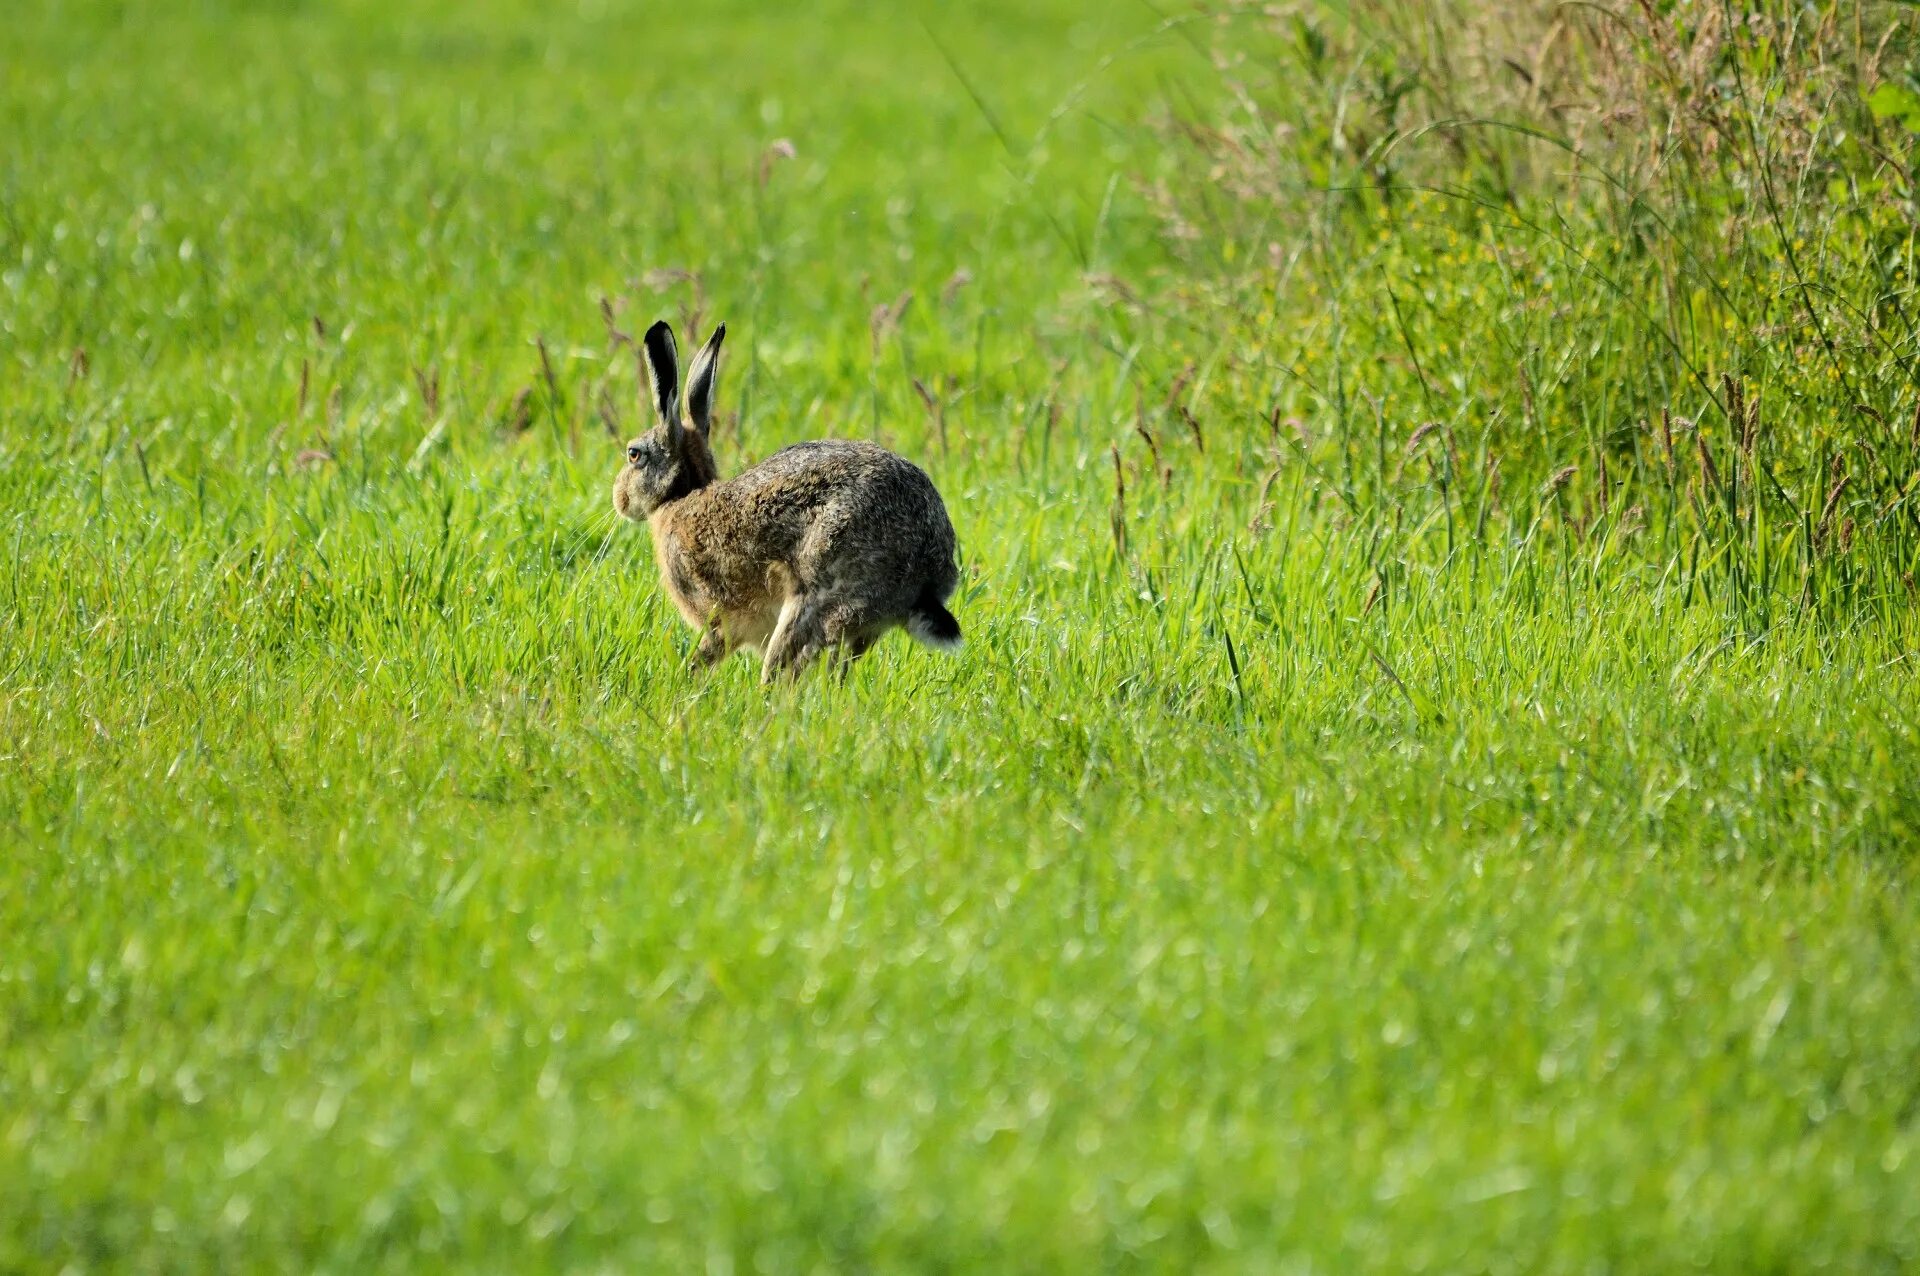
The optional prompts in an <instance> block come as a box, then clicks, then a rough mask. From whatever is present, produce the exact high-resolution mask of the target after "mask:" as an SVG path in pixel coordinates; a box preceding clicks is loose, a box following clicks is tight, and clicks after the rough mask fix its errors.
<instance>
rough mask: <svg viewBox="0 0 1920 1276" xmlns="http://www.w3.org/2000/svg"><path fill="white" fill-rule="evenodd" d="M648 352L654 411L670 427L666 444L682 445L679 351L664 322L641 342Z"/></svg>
mask: <svg viewBox="0 0 1920 1276" xmlns="http://www.w3.org/2000/svg"><path fill="white" fill-rule="evenodd" d="M640 344H641V345H642V346H644V347H645V348H646V352H647V380H648V381H649V382H650V383H651V384H652V386H653V410H654V411H655V412H656V413H658V414H659V417H660V424H662V425H664V426H666V427H667V442H668V443H670V444H678V443H679V442H680V349H679V347H678V346H676V345H675V344H674V341H673V329H672V327H671V326H669V325H668V323H667V321H666V320H665V319H662V320H661V321H660V322H658V323H656V324H654V325H653V327H651V328H649V329H647V335H646V336H645V337H644V338H643V339H642V340H641V343H640Z"/></svg>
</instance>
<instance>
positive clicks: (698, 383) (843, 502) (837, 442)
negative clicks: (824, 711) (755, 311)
mask: <svg viewBox="0 0 1920 1276" xmlns="http://www.w3.org/2000/svg"><path fill="white" fill-rule="evenodd" d="M726 335H727V329H726V325H725V324H722V325H720V326H719V327H718V328H715V329H714V332H713V336H712V337H710V338H708V340H707V344H706V346H705V347H704V348H703V349H702V350H701V351H700V353H699V355H698V356H697V357H695V359H694V361H693V368H692V370H691V372H690V373H689V375H688V377H687V412H688V416H689V417H691V418H692V425H691V427H689V426H687V425H683V424H682V423H681V420H680V360H679V352H678V349H677V348H676V346H675V344H674V339H673V329H672V328H671V327H669V326H668V325H667V324H666V323H664V322H661V323H656V324H654V325H653V327H651V328H649V329H647V335H646V337H645V338H644V339H643V341H642V343H641V344H642V347H643V349H644V351H645V355H646V358H645V363H646V366H647V373H648V377H649V379H650V381H651V383H652V391H653V407H654V410H655V411H656V412H657V413H658V415H659V418H660V419H659V424H658V425H656V426H655V427H654V428H653V429H652V430H650V431H648V432H647V433H646V434H643V435H641V436H640V437H639V438H637V439H635V440H633V441H632V442H631V443H629V444H627V463H626V465H625V466H624V467H622V468H621V470H620V473H619V474H618V476H616V477H615V479H614V481H613V507H614V509H615V510H617V511H618V512H619V513H620V514H621V515H622V516H624V517H626V518H628V519H631V520H632V521H634V522H636V523H641V522H644V523H646V524H647V526H648V528H649V529H650V530H651V532H652V535H653V553H654V557H655V558H656V559H657V560H658V561H659V564H660V580H661V583H662V584H663V585H664V586H665V587H666V591H667V594H668V596H670V597H671V598H672V599H673V605H674V606H675V607H676V608H678V609H679V611H680V614H681V615H682V616H684V617H685V618H686V621H687V623H688V624H690V625H692V626H693V627H694V628H695V629H697V630H699V631H700V645H699V648H698V650H697V651H696V652H695V655H694V663H695V666H696V667H704V666H710V665H713V664H717V663H718V662H719V661H721V660H723V659H725V658H726V657H727V656H728V655H729V654H730V653H731V652H732V651H734V649H736V648H739V647H746V648H748V649H750V650H752V651H754V652H755V653H757V654H758V655H759V656H760V658H761V663H762V680H763V681H771V680H772V679H773V678H774V677H776V676H778V675H780V674H782V673H787V674H797V673H799V671H800V670H801V669H803V668H805V667H806V666H807V665H808V664H810V663H811V662H812V661H813V660H814V659H815V658H816V657H818V656H820V655H821V654H822V653H823V652H828V651H831V652H833V654H834V656H835V658H836V659H837V660H838V661H841V662H845V661H850V660H853V659H856V658H858V657H859V656H860V655H861V654H862V653H863V652H865V651H866V650H867V648H869V647H871V646H872V645H873V643H874V642H875V640H876V639H878V638H879V637H880V636H881V635H882V634H884V633H886V632H887V630H889V629H892V628H895V627H896V626H897V627H901V628H904V629H905V630H906V631H907V632H908V633H909V634H911V635H912V636H913V637H914V638H916V639H918V640H919V641H921V642H922V643H925V644H926V645H927V646H929V647H933V648H936V649H941V650H948V651H951V650H954V649H957V648H958V647H959V646H960V641H961V640H960V624H959V622H958V621H956V620H955V619H954V618H953V614H952V613H951V612H949V611H948V610H947V608H946V601H947V599H948V598H949V597H951V596H952V594H953V589H954V585H955V584H956V583H957V582H958V579H959V573H958V570H957V568H956V567H955V564H954V539H953V524H952V523H950V522H949V521H948V520H947V509H946V506H945V505H944V504H942V503H941V500H940V493H939V492H937V491H935V490H934V486H933V481H932V480H931V479H929V478H928V477H927V476H926V474H925V473H924V472H922V471H921V470H920V468H919V467H918V466H915V465H912V464H910V463H909V462H907V461H905V460H902V459H901V458H900V457H898V456H895V455H894V454H893V453H891V452H889V451H887V450H886V449H884V448H880V447H875V446H874V445H873V444H871V443H859V442H853V441H850V440H844V439H819V440H815V441H813V442H809V443H796V444H793V445H792V446H790V447H787V448H783V449H781V450H780V451H778V452H776V453H774V454H773V455H772V456H770V457H768V458H767V459H766V460H764V461H762V462H761V463H760V464H758V465H756V466H754V467H753V468H752V469H750V470H747V471H746V472H744V473H742V474H738V475H735V476H734V477H733V478H730V479H724V480H723V479H721V477H720V474H719V470H718V468H717V467H716V466H715V465H714V463H713V453H712V451H711V450H710V449H709V448H708V443H707V440H708V434H709V431H710V430H711V428H712V423H713V393H714V382H715V380H716V379H717V378H718V375H719V365H720V343H721V342H722V341H723V340H725V338H726Z"/></svg>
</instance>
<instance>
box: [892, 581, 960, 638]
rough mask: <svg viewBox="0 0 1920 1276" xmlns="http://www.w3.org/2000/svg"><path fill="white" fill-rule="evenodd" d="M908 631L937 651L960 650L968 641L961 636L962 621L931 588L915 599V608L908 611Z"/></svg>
mask: <svg viewBox="0 0 1920 1276" xmlns="http://www.w3.org/2000/svg"><path fill="white" fill-rule="evenodd" d="M907 632H908V633H909V634H911V635H912V636H913V639H914V641H915V642H918V643H920V644H921V645H922V646H926V647H931V648H933V649H934V650H935V651H947V652H953V651H958V650H960V648H961V646H962V645H963V644H964V643H965V641H966V640H965V639H964V638H962V637H961V636H960V622H959V621H957V620H955V619H954V618H953V613H952V612H950V611H948V610H947V609H946V606H945V604H943V603H942V602H941V601H940V599H939V598H937V597H935V596H934V592H933V591H932V590H931V589H928V590H925V591H923V592H922V593H921V595H920V597H918V598H916V599H914V602H913V610H911V611H909V612H908V613H907Z"/></svg>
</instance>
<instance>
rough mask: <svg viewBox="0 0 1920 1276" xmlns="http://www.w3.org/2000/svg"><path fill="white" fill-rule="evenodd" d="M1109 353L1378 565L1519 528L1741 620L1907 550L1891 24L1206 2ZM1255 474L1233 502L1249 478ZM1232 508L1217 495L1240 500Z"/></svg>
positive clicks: (1906, 306)
mask: <svg viewBox="0 0 1920 1276" xmlns="http://www.w3.org/2000/svg"><path fill="white" fill-rule="evenodd" d="M1189 30H1190V31H1193V30H1197V31H1198V34H1195V35H1194V40H1195V43H1196V45H1199V46H1202V47H1205V48H1206V49H1207V50H1208V51H1209V52H1210V54H1211V56H1212V58H1213V60H1214V63H1215V66H1216V69H1217V73H1218V75H1219V77H1220V80H1221V83H1222V85H1223V87H1224V89H1225V92H1226V95H1227V97H1228V99H1229V103H1230V104H1229V105H1228V106H1227V107H1225V108H1218V107H1215V106H1214V105H1212V104H1211V103H1208V104H1206V105H1204V106H1203V105H1200V104H1198V103H1196V102H1191V101H1190V102H1189V103H1188V104H1187V105H1185V106H1184V107H1180V108H1177V109H1176V110H1175V111H1174V112H1173V113H1172V114H1171V115H1170V117H1169V120H1168V124H1167V128H1168V133H1169V136H1170V138H1171V139H1172V140H1173V141H1174V143H1175V148H1176V153H1179V154H1182V155H1184V156H1185V163H1184V167H1183V168H1182V169H1181V171H1180V172H1179V173H1178V174H1177V175H1174V176H1171V177H1165V178H1162V179H1160V180H1159V181H1157V182H1155V183H1153V184H1151V185H1150V186H1149V188H1148V193H1149V195H1150V196H1151V198H1152V199H1153V200H1154V202H1155V204H1156V206H1157V207H1158V208H1159V209H1160V211H1161V214H1162V218H1163V224H1164V227H1165V238H1166V241H1167V243H1168V244H1169V246H1170V247H1171V249H1172V250H1173V252H1174V254H1175V257H1176V260H1177V263H1178V264H1177V265H1176V266H1175V267H1173V268H1172V269H1170V270H1169V271H1168V272H1167V275H1166V279H1165V281H1164V282H1165V286H1164V289H1163V290H1162V293H1161V306H1162V307H1163V308H1161V309H1157V310H1156V311H1155V312H1154V313H1145V312H1142V313H1139V314H1138V315H1137V316H1136V317H1135V318H1134V319H1133V320H1132V321H1131V322H1128V323H1124V324H1122V325H1119V328H1118V331H1117V332H1116V336H1115V339H1116V340H1117V341H1120V342H1147V343H1151V342H1154V341H1159V340H1164V341H1166V342H1168V343H1170V344H1171V346H1172V347H1173V349H1174V350H1175V351H1176V352H1178V353H1179V358H1178V359H1176V360H1175V361H1174V367H1176V368H1178V371H1177V373H1168V374H1167V375H1168V376H1169V378H1170V379H1171V380H1172V382H1173V386H1172V389H1173V401H1171V402H1170V404H1169V406H1173V407H1178V408H1180V409H1181V410H1183V411H1186V412H1189V413H1196V414H1198V415H1200V416H1202V417H1207V418H1211V419H1215V420H1217V421H1219V422H1220V426H1219V427H1218V428H1217V430H1216V434H1217V436H1219V437H1237V438H1239V439H1241V440H1245V441H1251V440H1258V441H1259V446H1258V447H1254V446H1251V445H1249V446H1246V447H1244V448H1243V449H1242V451H1241V459H1240V463H1241V464H1242V465H1243V466H1244V467H1246V468H1247V472H1248V473H1249V475H1252V474H1253V473H1254V471H1255V469H1258V468H1267V469H1271V470H1272V471H1274V472H1276V473H1281V472H1285V471H1287V470H1289V469H1294V470H1302V471H1304V472H1305V473H1306V474H1307V475H1308V476H1309V477H1308V478H1307V479H1306V480H1305V482H1306V486H1307V489H1308V491H1309V492H1310V494H1311V495H1310V499H1311V500H1312V502H1313V503H1314V504H1315V505H1316V507H1318V508H1324V509H1326V510H1328V511H1330V512H1331V516H1332V517H1334V518H1336V519H1341V520H1350V521H1352V522H1353V523H1354V524H1355V525H1356V528H1357V534H1358V535H1359V536H1360V537H1361V538H1363V539H1365V540H1366V541H1368V543H1369V544H1370V545H1372V546H1373V549H1372V553H1373V554H1374V556H1375V557H1376V559H1378V560H1379V561H1381V562H1382V563H1383V564H1384V563H1388V562H1391V561H1392V560H1395V559H1401V558H1411V559H1418V560H1422V561H1445V562H1449V563H1460V564H1466V565H1467V567H1468V569H1470V570H1473V569H1478V568H1479V566H1480V565H1481V564H1483V563H1484V562H1485V561H1486V559H1487V556H1488V555H1489V554H1490V553H1492V552H1494V551H1493V549H1492V546H1493V544H1494V543H1495V542H1511V541H1514V540H1521V541H1525V542H1528V543H1532V544H1536V545H1537V546H1538V547H1539V550H1540V552H1541V553H1542V554H1544V555H1547V556H1549V557H1553V558H1562V559H1564V560H1565V561H1566V563H1567V565H1568V569H1569V570H1574V569H1575V568H1576V567H1584V568H1587V569H1591V570H1623V571H1634V572H1640V573H1643V574H1645V575H1646V577H1647V579H1648V581H1649V585H1650V586H1652V587H1657V588H1659V589H1660V590H1662V591H1664V592H1668V593H1673V594H1676V595H1677V596H1678V597H1679V598H1680V599H1681V600H1682V602H1683V603H1685V604H1687V605H1703V606H1710V607H1712V608H1714V609H1716V610H1717V611H1718V612H1719V613H1720V614H1723V615H1724V616H1725V617H1726V618H1727V619H1728V621H1729V622H1730V623H1732V624H1733V625H1734V626H1735V627H1736V628H1737V629H1738V630H1739V631H1740V632H1742V633H1744V634H1747V635H1757V634H1761V633H1765V632H1767V630H1768V629H1769V628H1770V627H1771V626H1772V625H1773V624H1775V623H1776V622H1779V621H1781V620H1783V619H1786V618H1789V617H1797V616H1815V617H1820V618H1822V619H1823V620H1824V621H1825V622H1828V623H1832V624H1848V623H1853V622H1857V621H1860V620H1867V619H1880V620H1886V619H1888V618H1890V617H1893V616H1896V615H1897V614H1899V613H1902V612H1904V611H1905V610H1906V609H1908V608H1909V607H1910V606H1911V605H1912V602H1913V597H1914V588H1915V586H1914V572H1915V568H1916V566H1920V374H1916V372H1915V368H1916V366H1920V365H1917V364H1916V356H1920V332H1917V331H1916V327H1915V323H1916V314H1915V305H1914V302H1915V282H1916V280H1915V276H1914V250H1915V202H1914V201H1915V191H1914V167H1913V166H1914V160H1915V155H1916V150H1915V136H1916V132H1917V131H1920V81H1916V79H1915V77H1914V74H1913V70H1912V68H1913V66H1914V57H1915V54H1916V51H1917V50H1920V40H1917V39H1916V36H1917V35H1920V26H1917V24H1916V20H1915V18H1914V16H1913V10H1912V9H1911V7H1910V6H1903V5H1894V4H1875V3H1867V4H1856V3H1845V2H1841V0H1834V2H1832V3H1825V4H1809V3H1799V2H1797V0H1796V2H1780V3H1774V2H1772V0H1768V2H1765V3H1752V4H1741V5H1735V4H1732V3H1725V2H1720V0H1704V2H1702V3H1667V4H1656V3H1653V2H1652V0H1641V3H1639V4H1638V5H1636V6H1632V7H1629V8H1627V9H1625V10H1616V9H1609V8H1607V7H1604V6H1598V5H1581V4H1534V5H1521V6H1508V5H1491V4H1479V3H1472V2H1468V3H1454V2H1446V0H1434V2H1429V3H1419V4H1412V5H1407V4H1397V3H1396V4H1386V3H1371V2H1369V0H1357V2H1355V3H1338V4H1330V3H1309V4H1304V5H1294V6H1277V7H1276V6H1267V5H1259V4H1253V3H1246V4H1229V5H1225V6H1221V7H1219V8H1217V9H1216V10H1214V11H1212V13H1211V21H1209V22H1207V23H1205V24H1197V25H1196V27H1194V28H1189ZM1272 485H1273V479H1272V476H1271V475H1269V477H1268V479H1266V480H1263V481H1262V482H1261V485H1260V486H1259V487H1258V488H1257V489H1255V488H1251V487H1250V489H1249V490H1250V491H1255V490H1257V491H1260V492H1266V491H1268V490H1269V489H1270V488H1271V487H1272ZM1255 505H1257V501H1256V500H1255V499H1253V498H1252V497H1251V496H1250V497H1249V498H1248V499H1247V500H1246V501H1244V502H1243V503H1242V506H1241V508H1242V509H1243V510H1251V509H1252V508H1253V507H1254V506H1255Z"/></svg>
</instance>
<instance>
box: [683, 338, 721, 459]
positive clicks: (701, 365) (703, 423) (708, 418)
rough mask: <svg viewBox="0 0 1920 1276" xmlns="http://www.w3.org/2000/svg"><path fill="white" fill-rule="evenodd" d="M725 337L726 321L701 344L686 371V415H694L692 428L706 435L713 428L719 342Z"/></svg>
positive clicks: (702, 436)
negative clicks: (689, 367) (691, 365)
mask: <svg viewBox="0 0 1920 1276" xmlns="http://www.w3.org/2000/svg"><path fill="white" fill-rule="evenodd" d="M726 339H727V325H726V324H724V323H723V324H721V325H720V326H719V327H718V328H715V329H714V330H713V335H712V336H711V337H708V338H707V344H706V345H704V346H702V347H700V353H699V354H697V355H695V356H694V357H693V367H692V368H691V369H690V370H689V371H688V372H687V415H688V416H690V417H692V418H693V428H694V429H696V430H698V431H700V437H701V438H703V439H704V438H706V437H707V435H708V433H710V432H711V431H712V429H713V387H714V383H715V382H716V381H718V380H719V379H720V343H721V342H722V341H725V340H726Z"/></svg>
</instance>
